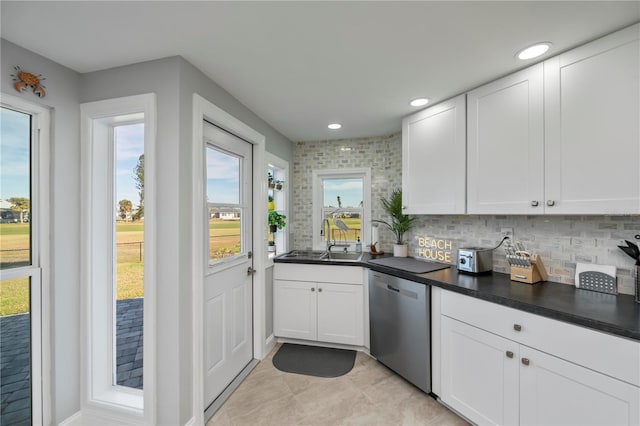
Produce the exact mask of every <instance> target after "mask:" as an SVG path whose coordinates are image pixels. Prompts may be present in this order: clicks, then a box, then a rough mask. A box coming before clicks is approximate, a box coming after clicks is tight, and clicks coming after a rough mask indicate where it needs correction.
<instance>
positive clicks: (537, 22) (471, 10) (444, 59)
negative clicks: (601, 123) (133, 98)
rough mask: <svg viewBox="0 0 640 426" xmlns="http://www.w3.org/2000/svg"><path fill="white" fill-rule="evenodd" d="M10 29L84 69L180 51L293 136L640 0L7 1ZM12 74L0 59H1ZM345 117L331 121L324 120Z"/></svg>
mask: <svg viewBox="0 0 640 426" xmlns="http://www.w3.org/2000/svg"><path fill="white" fill-rule="evenodd" d="M0 7H1V12H2V22H1V24H2V26H1V35H2V37H3V38H5V39H7V40H9V41H11V42H13V43H16V44H18V45H20V46H22V47H24V48H27V49H29V50H32V51H34V52H37V53H39V54H41V55H43V56H45V57H48V58H50V59H52V60H54V61H56V62H58V63H60V64H63V65H65V66H67V67H69V68H71V69H74V70H76V71H78V72H80V73H85V72H90V71H95V70H101V69H105V68H111V67H115V66H120V65H126V64H131V63H135V62H141V61H146V60H151V59H157V58H162V57H167V56H173V55H181V56H182V57H184V58H185V59H186V60H187V61H189V62H191V63H192V64H193V65H195V66H196V67H198V68H199V69H200V70H201V71H203V72H204V73H205V74H206V75H208V76H209V77H210V78H211V79H212V80H214V81H215V82H216V83H218V84H219V85H221V86H222V87H223V88H225V89H226V90H227V91H228V92H229V93H231V94H232V95H233V96H234V97H235V98H236V99H238V100H239V101H240V102H242V103H243V104H244V105H246V106H247V107H248V108H250V109H251V110H252V111H254V112H255V113H256V114H258V115H259V116H260V117H262V118H263V119H264V120H265V121H267V122H268V123H269V124H271V125H272V126H273V127H274V128H276V129H277V130H279V131H280V132H281V133H282V134H284V135H285V136H287V137H288V138H289V139H291V140H293V141H299V140H318V139H337V138H351V137H361V136H371V135H381V134H385V133H389V132H393V131H397V130H399V129H400V123H401V118H402V117H403V116H405V115H407V114H409V113H411V112H413V111H415V110H416V108H413V107H410V106H409V105H408V101H409V100H410V99H412V98H415V97H418V96H426V97H429V98H430V99H431V100H432V103H435V102H438V101H441V100H444V99H447V98H449V97H451V96H453V95H456V94H459V93H462V92H464V91H466V90H468V89H471V88H473V87H475V86H478V85H480V84H482V83H485V82H487V81H489V80H492V79H495V78H496V77H499V76H501V75H504V74H507V73H509V72H512V71H514V70H516V69H518V68H522V67H524V66H526V65H529V64H531V63H532V62H531V61H529V62H527V63H523V62H522V61H519V60H517V59H515V58H514V54H515V53H516V51H518V50H519V49H520V48H522V47H525V46H527V45H530V44H532V43H534V42H537V41H550V42H552V43H553V48H552V50H551V52H550V53H548V54H547V55H546V56H547V57H548V56H552V55H554V54H557V53H558V52H561V51H564V50H567V49H569V48H571V47H574V46H576V45H579V44H582V43H584V42H586V41H589V40H592V39H594V38H597V37H599V36H601V35H604V34H607V33H609V32H612V31H614V30H617V29H619V28H622V27H625V26H627V25H630V24H633V23H635V22H638V21H640V1H626V2H612V1H602V2H600V1H584V2H583V1H568V2H558V1H533V2H525V1H517V2H505V1H502V2H501V1H498V2H484V1H471V2H454V1H448V2H398V1H387V2H382V1H380V2H365V1H355V2H345V1H342V2H307V1H297V2H268V1H260V2H238V1H236V2H214V1H195V2H186V1H162V2H150V1H141V2H131V1H122V2H95V1H71V2H58V1H46V2H31V1H17V2H12V1H6V0H4V1H2V2H1V5H0ZM3 72H6V70H3ZM331 122H340V123H342V124H343V126H344V127H343V128H342V129H341V130H338V131H330V130H328V129H327V127H326V126H327V124H328V123H331Z"/></svg>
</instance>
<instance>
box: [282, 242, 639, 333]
mask: <svg viewBox="0 0 640 426" xmlns="http://www.w3.org/2000/svg"><path fill="white" fill-rule="evenodd" d="M375 257H376V256H371V255H370V254H369V253H365V254H364V256H363V257H362V260H361V261H359V262H331V261H318V262H309V261H304V260H301V259H278V258H276V259H275V260H274V261H275V262H276V263H314V264H325V265H326V264H330V265H336V264H338V265H345V266H364V267H367V268H369V269H372V270H374V271H378V272H383V273H386V274H390V275H393V276H396V277H399V278H405V279H408V280H411V281H415V282H419V283H423V284H426V285H432V286H435V287H440V288H442V289H445V290H449V291H455V292H457V293H461V294H465V295H467V296H471V297H475V298H478V299H482V300H486V301H489V302H493V303H497V304H500V305H504V306H508V307H511V308H514V309H519V310H522V311H525V312H530V313H532V314H537V315H541V316H544V317H547V318H552V319H556V320H559V321H565V322H568V323H572V324H576V325H581V326H584V327H588V328H591V329H594V330H598V331H603V332H607V333H611V334H615V335H618V336H622V337H627V338H630V339H634V340H640V303H635V301H634V297H633V296H629V295H622V294H621V295H617V296H616V295H611V294H604V293H597V292H593V291H589V290H582V289H577V288H575V287H574V286H572V285H567V284H560V283H554V282H551V281H545V282H542V283H537V284H525V283H520V282H516V281H511V279H510V277H509V275H507V274H502V273H498V272H490V273H485V274H467V273H464V272H459V271H458V270H457V268H456V266H455V265H450V266H451V267H450V268H447V269H441V270H438V271H434V272H428V273H426V274H413V273H410V272H406V271H402V270H399V269H394V268H388V267H385V266H382V265H377V264H374V263H369V262H368V261H369V260H370V259H372V258H375Z"/></svg>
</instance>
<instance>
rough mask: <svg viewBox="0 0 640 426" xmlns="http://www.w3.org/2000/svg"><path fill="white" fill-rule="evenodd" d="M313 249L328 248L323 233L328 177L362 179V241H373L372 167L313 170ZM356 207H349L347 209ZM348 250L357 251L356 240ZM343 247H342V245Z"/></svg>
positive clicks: (364, 243)
mask: <svg viewBox="0 0 640 426" xmlns="http://www.w3.org/2000/svg"><path fill="white" fill-rule="evenodd" d="M312 179H313V201H312V202H313V206H312V209H313V215H312V220H313V223H312V229H313V234H312V237H313V242H312V248H313V250H326V249H327V245H326V242H325V240H324V237H323V236H322V235H321V230H322V228H323V223H322V222H323V214H322V213H323V211H324V192H323V187H324V185H323V181H324V180H326V179H362V192H363V194H362V197H363V200H362V201H363V203H362V214H361V218H360V223H361V228H362V229H361V232H360V242H361V243H362V245H363V247H364V246H365V245H366V244H370V243H371V169H370V168H368V167H366V168H348V169H325V170H313V172H312ZM350 210H354V209H347V211H350ZM348 243H349V246H348V247H347V250H348V251H355V246H356V243H355V242H353V241H352V242H349V241H348ZM341 248H342V247H341Z"/></svg>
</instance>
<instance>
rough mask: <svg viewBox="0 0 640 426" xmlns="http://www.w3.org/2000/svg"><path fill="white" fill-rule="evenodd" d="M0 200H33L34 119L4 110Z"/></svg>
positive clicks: (0, 124)
mask: <svg viewBox="0 0 640 426" xmlns="http://www.w3.org/2000/svg"><path fill="white" fill-rule="evenodd" d="M0 130H1V136H2V144H0V168H1V169H2V181H1V182H0V199H3V200H8V199H9V198H12V197H24V198H29V197H30V184H31V179H30V176H29V174H30V166H31V161H30V154H29V152H30V144H31V137H30V135H31V116H30V115H28V114H24V113H21V112H17V111H13V110H10V109H6V108H2V109H1V110H0Z"/></svg>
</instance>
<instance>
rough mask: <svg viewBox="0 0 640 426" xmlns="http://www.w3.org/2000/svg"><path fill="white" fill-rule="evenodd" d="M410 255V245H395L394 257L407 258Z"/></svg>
mask: <svg viewBox="0 0 640 426" xmlns="http://www.w3.org/2000/svg"><path fill="white" fill-rule="evenodd" d="M408 254H409V245H408V244H394V245H393V255H394V256H395V257H407V255H408Z"/></svg>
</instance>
